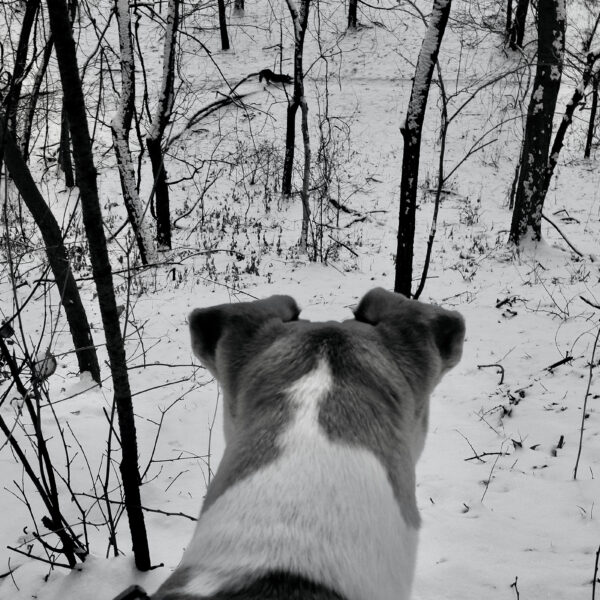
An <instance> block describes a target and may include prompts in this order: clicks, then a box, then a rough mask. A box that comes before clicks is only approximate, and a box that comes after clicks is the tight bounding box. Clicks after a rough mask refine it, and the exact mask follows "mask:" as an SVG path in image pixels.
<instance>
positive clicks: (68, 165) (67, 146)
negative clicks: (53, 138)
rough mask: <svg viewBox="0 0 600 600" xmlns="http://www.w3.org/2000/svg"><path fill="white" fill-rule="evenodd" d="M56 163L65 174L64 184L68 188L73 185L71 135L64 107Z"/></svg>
mask: <svg viewBox="0 0 600 600" xmlns="http://www.w3.org/2000/svg"><path fill="white" fill-rule="evenodd" d="M58 164H59V165H60V168H61V169H62V172H63V173H64V176H65V185H66V186H67V187H68V188H72V187H74V186H75V178H74V177H73V162H72V161H71V136H70V135H69V121H68V119H67V113H66V112H65V108H64V106H63V109H62V111H61V115H60V145H59V150H58Z"/></svg>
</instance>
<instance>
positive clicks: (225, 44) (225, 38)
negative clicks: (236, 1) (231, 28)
mask: <svg viewBox="0 0 600 600" xmlns="http://www.w3.org/2000/svg"><path fill="white" fill-rule="evenodd" d="M217 8H218V11H219V31H220V32H221V50H229V35H227V15H226V12H225V0H217Z"/></svg>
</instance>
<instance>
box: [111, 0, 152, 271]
mask: <svg viewBox="0 0 600 600" xmlns="http://www.w3.org/2000/svg"><path fill="white" fill-rule="evenodd" d="M115 12H116V16H117V24H118V28H119V46H120V51H121V59H120V61H121V98H120V103H119V107H118V109H117V112H116V113H115V116H114V117H113V120H112V122H111V124H110V127H111V130H112V137H113V145H114V148H115V154H116V157H117V166H118V168H119V178H120V180H121V190H122V191H123V201H124V203H125V208H126V209H127V216H128V217H129V223H130V224H131V228H132V229H133V233H134V235H135V240H136V242H137V247H138V250H139V252H140V260H141V261H142V264H144V265H147V264H148V262H149V261H150V262H155V260H156V253H155V252H154V240H153V239H152V234H151V232H150V227H149V223H150V219H149V218H146V210H145V207H144V205H143V203H142V201H141V200H140V196H139V194H138V190H137V185H136V181H135V171H134V167H133V159H132V156H131V150H130V148H129V132H130V130H131V121H132V119H133V112H134V110H135V64H134V53H133V44H132V40H131V16H130V12H129V1H128V0H116V2H115Z"/></svg>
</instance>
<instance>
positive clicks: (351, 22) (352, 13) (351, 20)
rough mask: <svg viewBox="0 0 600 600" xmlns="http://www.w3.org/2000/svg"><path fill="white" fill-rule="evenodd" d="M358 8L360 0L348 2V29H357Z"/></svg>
mask: <svg viewBox="0 0 600 600" xmlns="http://www.w3.org/2000/svg"><path fill="white" fill-rule="evenodd" d="M357 8H358V0H350V1H349V2H348V29H356V25H357V19H356V13H357Z"/></svg>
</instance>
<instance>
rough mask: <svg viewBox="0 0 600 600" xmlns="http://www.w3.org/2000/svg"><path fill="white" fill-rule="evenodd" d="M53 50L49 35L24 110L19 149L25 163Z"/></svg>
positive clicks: (52, 42) (52, 41)
mask: <svg viewBox="0 0 600 600" xmlns="http://www.w3.org/2000/svg"><path fill="white" fill-rule="evenodd" d="M53 48H54V40H53V39H52V35H50V37H49V38H48V41H47V42H46V46H45V47H44V52H43V53H42V64H41V65H40V68H39V69H38V72H37V73H36V74H35V78H34V80H33V86H32V88H31V94H30V96H29V102H28V103H27V107H26V109H25V110H24V112H25V119H24V124H23V134H22V136H21V143H20V148H21V153H22V154H23V158H24V160H25V162H27V160H28V158H29V141H30V139H31V127H32V126H33V119H34V118H35V109H36V106H37V101H38V98H39V96H40V89H41V87H42V82H43V81H44V76H45V75H46V70H47V69H48V63H49V62H50V56H51V55H52V50H53Z"/></svg>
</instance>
